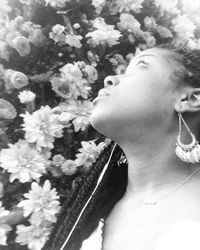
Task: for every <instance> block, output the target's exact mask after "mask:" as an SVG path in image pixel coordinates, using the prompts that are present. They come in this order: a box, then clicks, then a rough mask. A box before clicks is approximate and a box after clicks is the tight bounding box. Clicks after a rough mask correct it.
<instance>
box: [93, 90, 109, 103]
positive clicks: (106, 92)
mask: <svg viewBox="0 0 200 250" xmlns="http://www.w3.org/2000/svg"><path fill="white" fill-rule="evenodd" d="M109 95H110V94H109V92H108V91H107V90H105V89H101V90H100V91H99V93H98V96H97V97H96V98H95V99H94V100H93V101H92V102H93V103H95V102H96V101H97V100H98V99H100V98H101V97H104V96H109Z"/></svg>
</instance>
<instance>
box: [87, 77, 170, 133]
mask: <svg viewBox="0 0 200 250" xmlns="http://www.w3.org/2000/svg"><path fill="white" fill-rule="evenodd" d="M168 99H169V98H168V97H167V96H166V92H165V91H164V88H162V87H161V86H158V84H157V82H155V81H148V82H147V81H145V82H144V81H140V82H137V84H136V83H133V81H130V82H125V83H124V84H119V85H117V86H115V87H114V88H113V89H112V91H111V95H110V96H108V97H105V98H102V99H101V100H99V102H97V103H96V105H95V108H94V110H93V113H92V115H91V123H92V125H93V126H94V127H95V126H96V127H98V129H99V127H100V128H102V127H105V126H106V127H107V129H109V126H113V127H115V128H118V129H120V127H122V126H123V127H127V126H131V125H132V124H135V125H136V126H141V125H142V126H151V125H152V126H154V125H155V123H159V122H160V121H161V120H162V119H164V116H165V115H166V112H167V107H168V102H169V100H168Z"/></svg>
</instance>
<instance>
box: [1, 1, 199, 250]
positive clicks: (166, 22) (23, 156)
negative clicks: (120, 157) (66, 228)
mask: <svg viewBox="0 0 200 250" xmlns="http://www.w3.org/2000/svg"><path fill="white" fill-rule="evenodd" d="M199 10H200V4H199V2H198V1H197V0H194V1H192V2H191V3H189V2H188V1H186V0H181V1H178V0H168V1H165V0H152V1H148V0H123V1H121V0H113V1H109V0H99V1H97V0H91V1H73V0H27V1H26V0H16V1H13V0H2V1H1V8H0V60H1V62H0V135H1V136H0V167H1V168H0V176H1V182H0V198H1V202H0V245H6V244H8V247H10V246H9V245H10V244H12V246H11V248H12V247H13V249H14V246H13V242H16V245H17V246H16V247H17V249H20V246H19V245H27V247H28V248H29V249H32V250H40V249H42V247H43V245H44V244H45V242H46V241H47V240H48V238H49V235H50V232H51V230H52V228H53V226H54V223H55V222H56V220H57V216H58V213H59V212H60V208H61V206H62V202H63V199H64V198H65V197H67V196H68V195H69V194H70V192H71V191H72V189H73V183H74V181H75V180H76V178H80V177H81V176H82V175H83V174H84V172H86V171H88V170H89V169H90V168H91V166H92V164H93V163H94V162H95V161H96V160H97V158H98V156H99V154H100V153H101V152H102V150H103V149H104V148H105V147H106V146H107V144H108V141H107V139H105V138H103V137H101V138H99V133H97V131H96V130H95V129H94V128H92V127H91V126H90V115H91V112H92V110H93V108H94V106H93V103H92V99H93V98H94V97H96V96H97V93H98V91H99V90H100V89H101V88H102V87H104V86H103V80H104V78H105V76H107V75H113V74H124V72H125V70H126V68H127V65H128V63H129V62H130V61H131V60H132V58H133V57H134V56H135V55H137V53H138V52H139V51H142V50H144V49H146V48H151V47H153V46H155V45H159V44H161V43H163V42H164V43H165V42H167V43H170V44H172V45H173V46H175V47H179V46H181V47H189V48H192V49H193V48H195V49H199V48H200V32H199V27H200V17H199ZM91 138H96V139H95V140H91ZM96 140H97V141H98V142H99V143H98V144H97V143H96ZM79 147H80V148H79ZM66 179H67V181H66ZM52 185H53V187H54V188H51V186H52ZM4 187H6V188H4ZM56 190H57V191H56ZM8 197H9V201H8ZM59 197H62V198H63V199H60V201H59ZM67 198H68V197H67ZM2 204H3V205H4V204H5V205H4V207H5V208H8V207H9V208H10V211H8V210H5V208H4V207H3V206H2ZM16 207H18V209H21V210H20V211H21V215H22V212H23V215H24V218H23V219H25V220H26V221H25V222H26V223H25V224H23V223H21V220H22V218H21V217H20V216H19V215H17V214H16V218H17V220H16V221H17V222H16V224H18V225H15V226H14V227H11V225H9V219H8V218H11V217H12V215H13V214H14V215H15V213H14V211H15V208H16ZM10 214H11V215H10ZM10 216H11V217H10ZM14 221H15V219H13V221H12V223H13V224H15V223H14ZM12 223H11V224H12ZM11 230H14V231H15V232H12V233H10V231H11ZM8 235H9V237H8ZM16 235H17V236H16Z"/></svg>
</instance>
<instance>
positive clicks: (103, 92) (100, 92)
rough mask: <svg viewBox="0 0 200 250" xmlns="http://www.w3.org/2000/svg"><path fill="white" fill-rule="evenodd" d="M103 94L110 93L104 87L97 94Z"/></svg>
mask: <svg viewBox="0 0 200 250" xmlns="http://www.w3.org/2000/svg"><path fill="white" fill-rule="evenodd" d="M104 95H110V94H109V93H108V91H107V90H105V89H100V90H99V93H98V96H104Z"/></svg>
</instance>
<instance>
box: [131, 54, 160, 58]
mask: <svg viewBox="0 0 200 250" xmlns="http://www.w3.org/2000/svg"><path fill="white" fill-rule="evenodd" d="M144 56H154V57H157V55H155V54H143V55H141V56H139V57H137V56H136V57H137V58H136V59H139V58H141V57H144Z"/></svg>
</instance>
